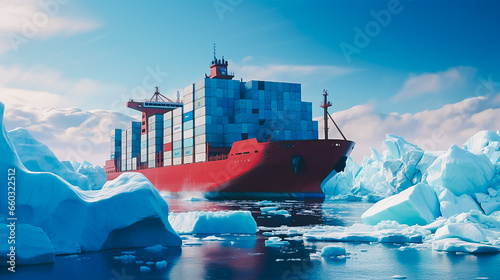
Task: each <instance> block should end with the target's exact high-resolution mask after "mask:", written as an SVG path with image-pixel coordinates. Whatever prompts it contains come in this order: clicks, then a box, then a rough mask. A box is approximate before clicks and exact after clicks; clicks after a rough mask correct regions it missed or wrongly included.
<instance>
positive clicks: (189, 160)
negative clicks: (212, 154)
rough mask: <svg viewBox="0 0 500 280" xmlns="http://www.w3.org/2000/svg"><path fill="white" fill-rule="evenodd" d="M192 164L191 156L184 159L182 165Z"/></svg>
mask: <svg viewBox="0 0 500 280" xmlns="http://www.w3.org/2000/svg"><path fill="white" fill-rule="evenodd" d="M188 163H193V156H186V157H184V164H188Z"/></svg>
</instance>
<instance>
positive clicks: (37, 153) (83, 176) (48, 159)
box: [7, 128, 107, 190]
mask: <svg viewBox="0 0 500 280" xmlns="http://www.w3.org/2000/svg"><path fill="white" fill-rule="evenodd" d="M7 135H8V137H9V138H10V140H11V143H12V144H13V145H14V149H15V151H16V153H17V155H18V156H19V159H20V160H21V162H22V163H23V165H24V167H26V169H28V170H29V171H32V172H50V173H53V174H55V175H57V176H59V177H61V178H63V179H64V180H65V181H66V182H68V183H70V184H71V185H73V186H76V187H79V188H81V189H83V190H90V189H91V190H96V189H100V188H102V186H103V185H104V183H106V181H107V180H106V173H104V169H103V168H102V167H100V166H93V165H92V164H90V163H89V162H86V161H85V162H83V163H79V162H69V161H66V162H64V161H63V162H61V161H59V159H58V158H57V157H56V155H54V153H53V152H52V151H51V150H50V149H49V147H47V146H46V145H45V144H43V143H41V142H39V141H38V140H36V139H35V138H33V136H31V134H30V133H29V132H28V131H27V130H26V129H23V128H16V129H13V130H11V131H9V132H7Z"/></svg>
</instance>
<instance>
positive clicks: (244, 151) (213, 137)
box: [104, 52, 354, 198]
mask: <svg viewBox="0 0 500 280" xmlns="http://www.w3.org/2000/svg"><path fill="white" fill-rule="evenodd" d="M227 67H228V61H226V60H225V59H224V57H222V59H217V57H216V56H215V52H214V59H213V61H212V63H211V65H210V75H207V74H205V78H204V79H202V80H200V81H198V82H196V83H193V84H191V85H189V86H187V87H185V88H184V89H183V91H182V101H181V93H180V92H177V100H176V101H172V100H170V99H168V98H167V97H165V96H164V95H162V94H161V93H160V92H159V89H158V87H156V91H155V92H154V94H153V97H152V98H150V99H147V100H129V102H127V107H129V108H131V109H134V110H137V111H140V112H142V121H141V122H131V123H130V124H129V125H128V126H127V127H126V128H125V129H114V130H112V131H111V146H110V148H111V156H110V159H109V160H107V161H106V164H105V167H104V169H105V172H106V175H107V179H108V180H112V179H115V178H117V177H118V176H119V175H120V174H122V173H124V172H139V173H142V174H143V175H144V176H146V177H147V178H148V179H149V180H150V181H151V183H152V184H153V185H154V186H155V187H156V188H157V189H158V190H160V191H169V192H171V193H180V192H186V191H194V192H202V193H204V194H205V195H206V197H208V198H226V197H228V198H263V197H264V198H266V197H267V198H287V197H291V198H300V197H304V198H307V197H322V196H323V193H322V191H321V187H320V186H321V183H322V181H323V180H324V179H325V178H326V177H327V176H328V177H330V176H331V175H332V174H335V172H341V171H343V169H344V167H345V163H346V159H347V156H348V155H349V154H350V152H351V151H352V149H353V148H354V142H352V141H349V140H347V139H346V138H345V137H344V135H343V134H342V132H341V131H340V129H339V128H338V126H337V125H336V124H335V122H333V123H334V124H335V126H336V128H337V129H338V130H339V132H340V134H341V135H342V137H343V139H331V140H330V139H328V125H327V124H328V117H330V118H331V116H330V115H329V113H328V107H330V106H331V103H330V102H329V101H328V100H327V95H328V93H327V92H326V91H324V93H323V96H324V100H323V102H322V104H321V106H322V107H323V109H324V121H325V126H324V127H325V139H318V122H317V121H314V120H313V119H312V103H311V102H303V101H302V100H301V85H300V84H296V83H280V82H270V81H255V80H252V81H248V82H244V81H243V79H241V80H233V78H234V74H233V73H230V72H228V71H227ZM332 121H333V119H332Z"/></svg>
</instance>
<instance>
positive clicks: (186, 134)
mask: <svg viewBox="0 0 500 280" xmlns="http://www.w3.org/2000/svg"><path fill="white" fill-rule="evenodd" d="M191 137H193V130H192V129H189V130H185V131H184V139H186V138H191Z"/></svg>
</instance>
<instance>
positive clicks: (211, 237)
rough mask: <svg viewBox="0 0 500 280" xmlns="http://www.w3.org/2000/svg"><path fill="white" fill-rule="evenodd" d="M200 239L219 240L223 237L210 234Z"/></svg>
mask: <svg viewBox="0 0 500 280" xmlns="http://www.w3.org/2000/svg"><path fill="white" fill-rule="evenodd" d="M201 240H203V241H221V240H224V238H220V237H217V236H215V235H210V236H207V237H203V238H202V239H201Z"/></svg>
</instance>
